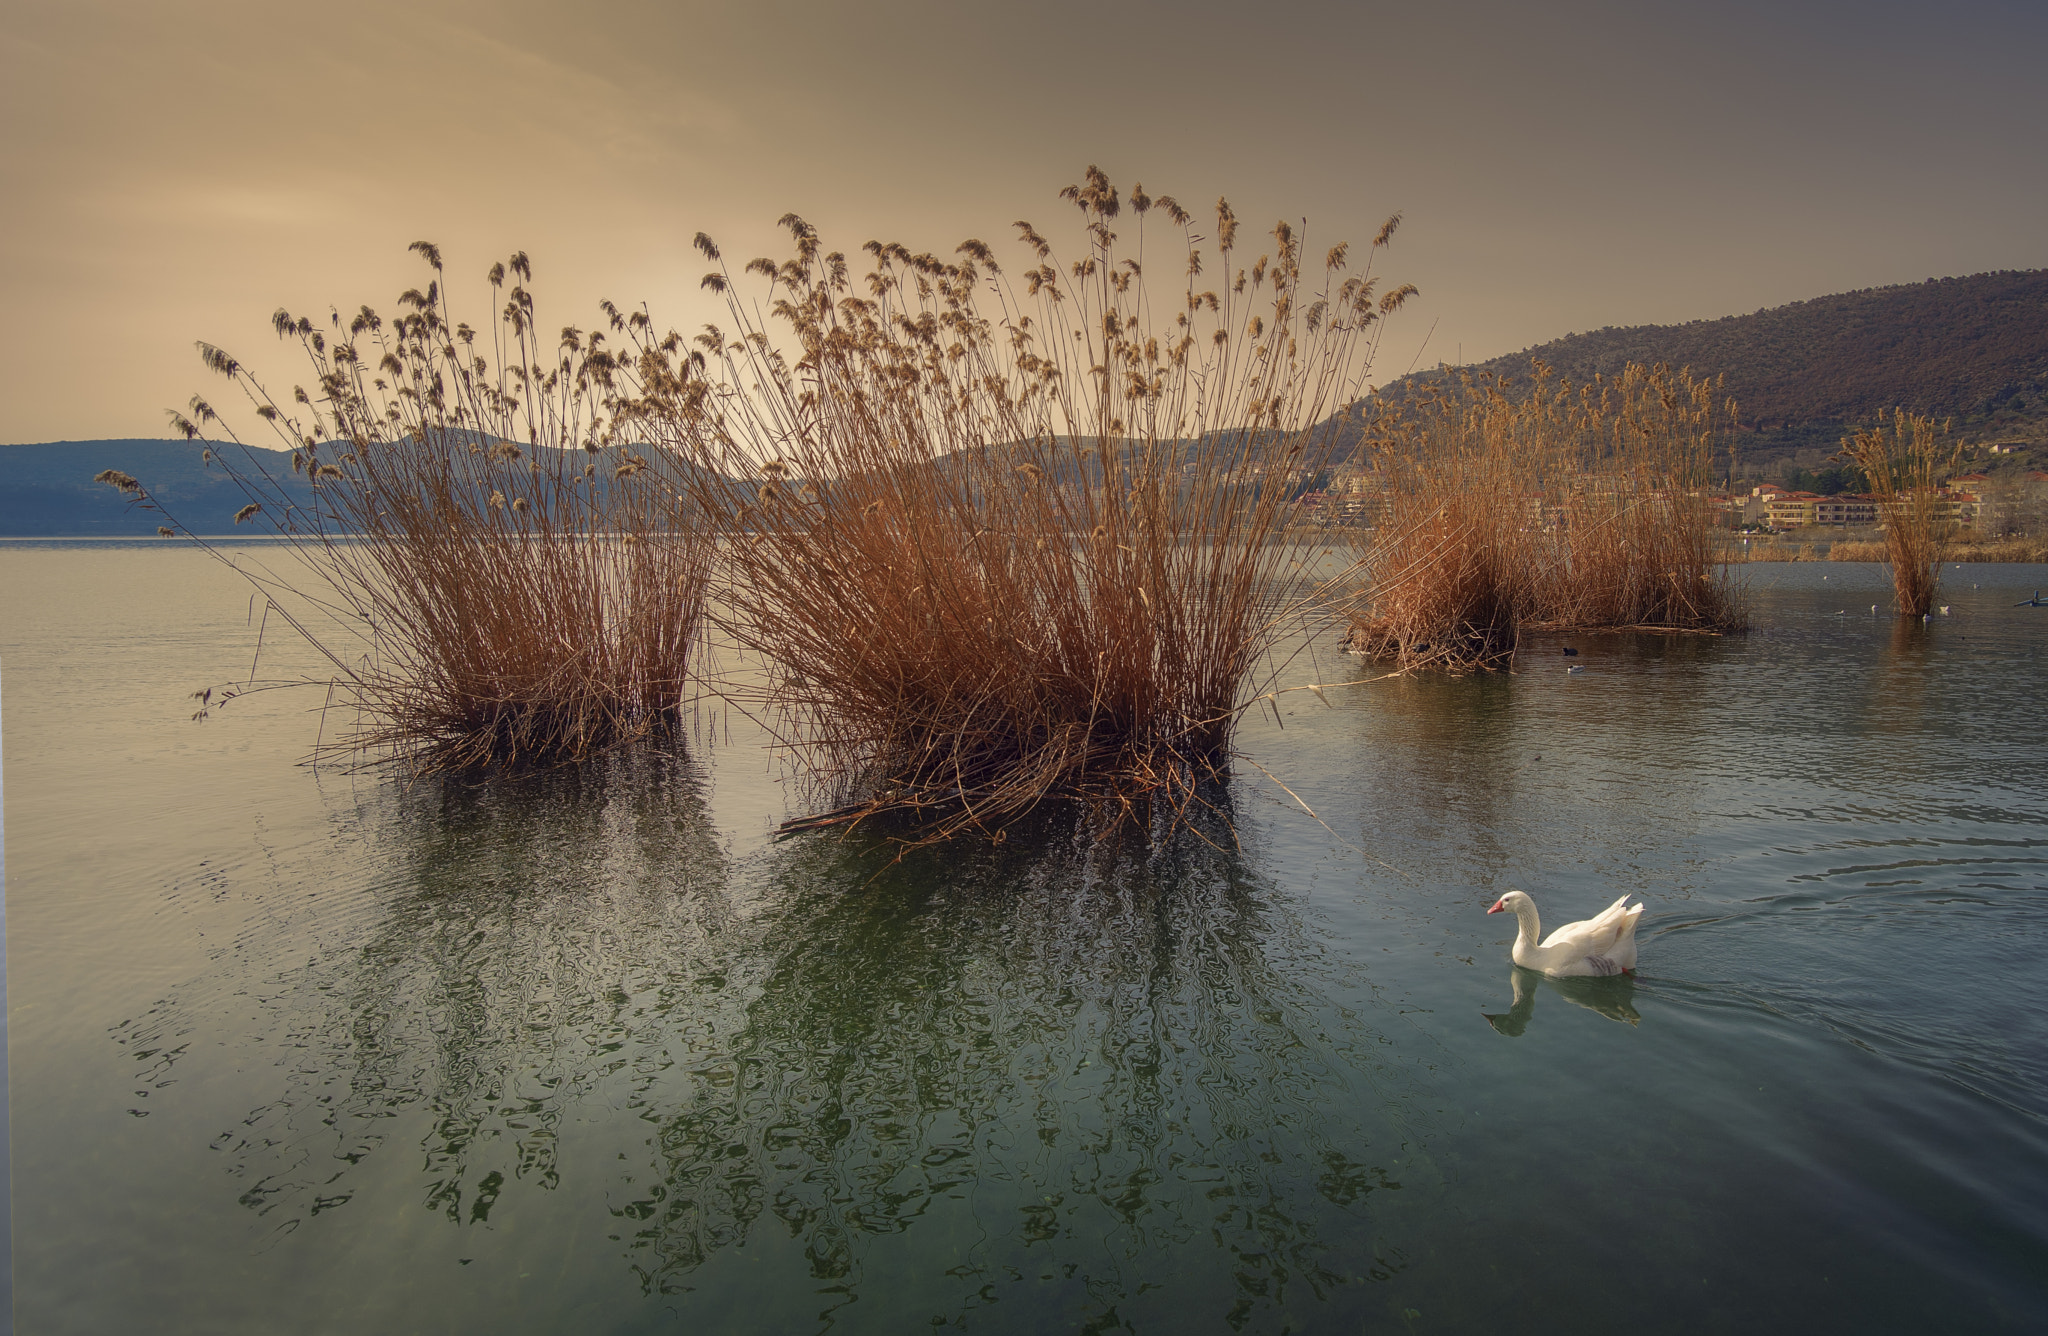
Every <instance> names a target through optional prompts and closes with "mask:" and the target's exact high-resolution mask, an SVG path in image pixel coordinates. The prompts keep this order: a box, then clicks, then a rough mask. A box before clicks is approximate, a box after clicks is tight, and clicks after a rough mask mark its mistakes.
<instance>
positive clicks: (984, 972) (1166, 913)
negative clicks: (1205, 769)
mask: <svg viewBox="0 0 2048 1336" xmlns="http://www.w3.org/2000/svg"><path fill="white" fill-rule="evenodd" d="M874 872H875V867H874V856H873V855H871V854H867V853H864V852H861V851H858V850H854V849H851V848H849V847H847V846H845V845H842V844H837V843H833V842H830V841H827V840H813V841H810V842H807V843H804V844H801V845H798V846H794V847H788V848H787V849H786V850H785V851H783V852H782V853H781V855H780V857H778V859H777V860H776V862H775V865H774V866H773V867H772V868H771V869H770V871H769V881H770V882H771V884H772V885H773V887H774V889H773V890H772V891H771V892H770V893H769V894H768V898H769V899H771V900H773V901H774V902H775V903H777V905H778V906H779V909H778V912H777V914H776V915H775V918H774V922H773V924H772V926H770V927H769V929H768V930H767V932H766V933H765V934H764V935H763V937H762V938H761V940H760V943H759V949H760V951H761V953H762V963H761V964H760V966H759V967H758V970H757V976H758V977H759V978H760V979H761V981H762V982H761V987H760V991H759V995H758V996H757V997H755V998H754V999H753V1000H752V1001H751V1002H749V1003H748V1005H747V1006H746V1009H745V1011H746V1021H745V1025H744V1027H743V1029H742V1030H741V1031H740V1032H739V1033H738V1034H736V1035H735V1036H733V1038H732V1041H731V1042H730V1043H729V1044H728V1045H725V1046H723V1047H722V1048H721V1049H720V1050H718V1051H716V1052H707V1053H705V1054H704V1055H703V1061H702V1062H701V1063H700V1064H699V1065H698V1066H697V1067H696V1068H695V1069H694V1071H693V1073H692V1079H691V1081H690V1082H689V1084H688V1085H687V1087H686V1088H684V1089H681V1090H671V1091H667V1092H664V1095H665V1097H666V1098H667V1100H668V1101H669V1102H668V1104H667V1106H666V1107H664V1108H661V1109H653V1108H650V1109H649V1110H648V1114H647V1116H649V1117H653V1118H656V1119H657V1126H658V1127H659V1129H660V1132H659V1151H660V1157H661V1162H660V1171H659V1172H660V1179H659V1181H658V1182H657V1183H655V1184H653V1185H652V1186H651V1189H650V1190H649V1191H648V1192H646V1193H645V1194H644V1195H643V1196H642V1197H641V1198H640V1199H639V1200H637V1201H635V1202H634V1203H632V1204H631V1205H630V1206H628V1207H626V1208H625V1209H624V1210H623V1211H622V1212H621V1214H622V1215H624V1216H626V1217H629V1218H631V1220H632V1223H633V1228H632V1231H631V1233H630V1234H629V1235H628V1236H627V1237H626V1239H625V1240H624V1241H626V1242H628V1243H629V1245H630V1247H631V1248H632V1249H633V1251H634V1253H635V1255H636V1258H637V1260H636V1263H635V1265H636V1268H637V1269H638V1270H639V1271H640V1273H641V1275H642V1277H643V1280H644V1283H645V1284H646V1285H648V1286H649V1287H650V1289H654V1290H660V1291H664V1292H679V1291H682V1290H685V1289H687V1288H689V1287H690V1286H691V1285H692V1283H693V1277H694V1275H695V1273H696V1272H697V1271H698V1270H699V1268H701V1267H703V1266H704V1265H705V1263H706V1262H707V1261H708V1260H709V1259H710V1258H711V1257H712V1256H713V1255H714V1254H715V1253H716V1252H717V1251H718V1250H720V1249H722V1248H727V1247H731V1246H733V1245H735V1244H738V1243H740V1242H741V1241H743V1240H745V1239H747V1238H748V1237H749V1235H750V1234H752V1233H754V1232H756V1231H758V1230H759V1229H761V1228H762V1227H764V1226H766V1225H768V1224H769V1223H770V1222H771V1221H772V1222H773V1225H774V1228H775V1230H776V1231H777V1232H778V1233H780V1234H784V1235H786V1236H788V1237H791V1238H795V1239H801V1240H802V1241H803V1243H804V1258H805V1264H806V1266H807V1269H808V1273H809V1275H808V1279H809V1280H810V1282H811V1283H812V1285H813V1287H814V1290H813V1294H814V1295H815V1296H816V1297H815V1300H814V1301H815V1302H816V1303H818V1304H819V1305H820V1306H823V1307H827V1308H829V1307H831V1306H833V1305H835V1304H837V1303H841V1302H851V1301H852V1300H853V1299H855V1298H857V1297H860V1298H863V1299H864V1301H865V1302H866V1303H868V1304H874V1303H881V1304H883V1305H885V1306H886V1305H888V1304H890V1303H902V1304H905V1305H911V1302H912V1301H911V1299H910V1297H909V1296H906V1295H903V1294H900V1293H899V1294H894V1295H892V1296H891V1297H889V1298H886V1299H885V1298H882V1297H881V1296H879V1295H877V1294H874V1293H872V1292H868V1291H867V1285H866V1278H867V1276H868V1274H869V1270H870V1267H871V1266H873V1265H875V1264H876V1259H877V1258H878V1257H879V1256H880V1255H881V1254H882V1253H883V1251H884V1250H885V1249H888V1248H890V1247H893V1246H895V1245H890V1244H888V1243H887V1242H886V1241H885V1240H886V1236H891V1235H898V1234H905V1233H908V1232H909V1231H912V1230H913V1229H924V1230H932V1231H937V1235H936V1238H927V1239H926V1240H925V1243H924V1246H931V1244H932V1243H933V1242H934V1241H939V1240H944V1239H949V1238H950V1239H959V1238H967V1239H972V1240H973V1241H974V1242H973V1245H972V1247H971V1248H969V1249H966V1250H965V1255H964V1256H961V1257H957V1258H954V1259H952V1264H951V1265H950V1266H946V1267H939V1266H933V1267H930V1268H928V1269H925V1270H923V1271H920V1272H918V1273H917V1275H918V1279H919V1282H920V1283H922V1284H925V1285H927V1286H929V1287H930V1289H931V1292H930V1293H928V1294H925V1295H922V1296H919V1298H918V1301H917V1305H915V1306H914V1311H916V1312H919V1313H923V1314H926V1315H927V1318H921V1319H920V1320H927V1319H928V1316H929V1315H930V1314H933V1313H939V1314H953V1315H964V1314H965V1313H966V1312H967V1311H969V1310H971V1309H974V1308H977V1307H979V1306H981V1305H983V1304H985V1303H989V1302H994V1301H995V1299H996V1297H997V1296H998V1295H1001V1296H1003V1301H1004V1302H1005V1303H1006V1305H1014V1304H1016V1303H1020V1302H1021V1303H1024V1304H1026V1305H1027V1306H1029V1305H1033V1304H1041V1305H1047V1306H1049V1307H1048V1309H1047V1311H1046V1313H1045V1315H1044V1320H1045V1321H1046V1322H1048V1323H1056V1322H1062V1321H1071V1320H1073V1318H1074V1316H1075V1314H1076V1313H1078V1312H1081V1311H1093V1312H1096V1313H1097V1314H1098V1315H1100V1313H1101V1312H1103V1311H1105V1310H1104V1309H1103V1307H1102V1306H1103V1305H1104V1304H1105V1303H1106V1304H1107V1305H1108V1306H1109V1308H1111V1309H1113V1308H1114V1307H1115V1305H1116V1303H1118V1302H1126V1303H1127V1302H1128V1301H1129V1300H1131V1299H1133V1298H1135V1297H1136V1296H1137V1295H1138V1294H1141V1293H1143V1291H1144V1289H1145V1288H1146V1286H1145V1284H1144V1282H1145V1280H1146V1279H1147V1278H1148V1273H1149V1272H1150V1270H1151V1268H1152V1267H1153V1266H1158V1265H1164V1263H1163V1262H1162V1260H1161V1259H1164V1258H1165V1257H1167V1256H1168V1255H1169V1252H1168V1250H1169V1249H1177V1250H1181V1251H1180V1253H1179V1256H1180V1258H1181V1260H1180V1261H1178V1262H1176V1263H1174V1264H1173V1265H1175V1266H1183V1267H1184V1266H1186V1265H1188V1261H1187V1258H1188V1255H1189V1254H1188V1253H1187V1251H1186V1250H1187V1249H1188V1248H1189V1246H1190V1245H1193V1247H1194V1249H1195V1251H1196V1253H1199V1252H1200V1251H1201V1246H1202V1244H1203V1241H1204V1240H1205V1239H1207V1240H1209V1241H1210V1242H1211V1244H1212V1245H1213V1246H1214V1247H1216V1248H1217V1249H1218V1250H1219V1252H1220V1253H1221V1254H1222V1255H1223V1256H1222V1258H1220V1259H1219V1266H1218V1268H1216V1269H1214V1270H1213V1272H1212V1274H1211V1276H1210V1277H1209V1278H1210V1279H1211V1280H1218V1281H1219V1283H1221V1278H1223V1277H1227V1278H1228V1279H1227V1283H1222V1290H1223V1291H1224V1292H1221V1293H1215V1294H1212V1295H1208V1296H1207V1297H1206V1299H1205V1302H1209V1303H1211V1304H1213V1305H1220V1306H1221V1309H1222V1310H1223V1311H1222V1312H1221V1313H1218V1312H1213V1311H1212V1312H1211V1313H1210V1316H1211V1317H1212V1318H1213V1317H1214V1316H1219V1315H1225V1314H1237V1315H1238V1316H1239V1318H1240V1319H1241V1318H1242V1317H1243V1316H1244V1315H1246V1314H1249V1313H1251V1312H1253V1311H1255V1310H1256V1309H1259V1308H1261V1307H1270V1306H1272V1305H1276V1304H1284V1303H1285V1302H1286V1301H1287V1300H1288V1299H1289V1297H1290V1295H1292V1294H1293V1292H1294V1291H1295V1289H1296V1287H1306V1289H1307V1290H1308V1291H1310V1292H1313V1293H1314V1294H1315V1295H1317V1296H1318V1297H1327V1296H1328V1294H1329V1293H1330V1292H1331V1291H1333V1290H1334V1289H1336V1288H1337V1287H1339V1286H1342V1285H1345V1284H1349V1283H1355V1282H1357V1281H1359V1280H1360V1279H1362V1278H1364V1276H1365V1274H1366V1273H1367V1272H1368V1271H1369V1270H1370V1269H1371V1268H1372V1267H1373V1266H1375V1265H1377V1264H1378V1263H1377V1262H1376V1261H1375V1259H1374V1257H1373V1255H1372V1254H1371V1253H1370V1252H1366V1253H1364V1255H1363V1256H1360V1255H1357V1254H1348V1255H1341V1256H1340V1255H1336V1254H1334V1253H1333V1251H1332V1240H1331V1239H1330V1238H1329V1237H1328V1234H1329V1232H1330V1231H1331V1229H1332V1225H1333V1222H1340V1221H1343V1220H1344V1219H1345V1216H1346V1213H1347V1212H1350V1211H1352V1210H1355V1209H1362V1208H1363V1207H1364V1206H1365V1204H1366V1201H1367V1199H1368V1198H1369V1197H1370V1195H1371V1194H1374V1193H1377V1192H1380V1191H1382V1190H1392V1189H1395V1188H1397V1187H1399V1186H1400V1184H1399V1182H1398V1181H1397V1179H1396V1178H1395V1177H1393V1176H1391V1175H1390V1166H1391V1163H1392V1159H1393V1158H1394V1157H1397V1156H1399V1155H1400V1154H1401V1153H1402V1152H1401V1149H1400V1148H1401V1146H1402V1144H1403V1141H1404V1140H1406V1139H1410V1138H1411V1137H1412V1136H1413V1132H1412V1129H1408V1128H1406V1127H1404V1126H1402V1125H1401V1124H1400V1120H1399V1116H1398V1115H1397V1114H1396V1113H1394V1112H1393V1110H1394V1108H1395V1106H1396V1105H1397V1104H1401V1103H1410V1101H1409V1100H1408V1098H1407V1094H1408V1092H1407V1090H1406V1087H1407V1086H1408V1085H1410V1084H1412V1082H1413V1081H1414V1079H1415V1077H1414V1076H1413V1074H1411V1073H1409V1072H1407V1071H1405V1070H1402V1069H1399V1068H1397V1067H1396V1066H1395V1064H1393V1062H1392V1061H1391V1060H1390V1059H1389V1058H1387V1057H1385V1056H1384V1054H1386V1053H1388V1052H1390V1051H1391V1046H1390V1045H1388V1044H1387V1043H1386V1042H1385V1039H1384V1036H1382V1035H1381V1034H1379V1033H1377V1032H1375V1031H1374V1030H1373V1029H1371V1028H1370V1027H1369V1026H1368V1025H1367V1024H1366V1023H1365V1022H1364V1020H1363V1018H1361V1017H1358V1016H1356V1015H1352V1014H1348V1013H1345V1012H1343V1011H1342V1010H1340V1009H1338V1008H1335V1007H1333V1006H1332V1005H1331V1004H1330V1002H1329V1001H1328V1000H1327V998H1326V997H1324V996H1323V995H1322V994H1320V993H1319V992H1318V991H1317V984H1318V982H1319V981H1326V980H1327V977H1328V974H1329V969H1330V967H1329V965H1328V964H1327V962H1325V961H1324V959H1323V958H1322V956H1321V954H1320V952H1319V951H1318V950H1317V949H1316V948H1315V947H1314V946H1313V945H1312V943H1311V942H1310V940H1309V939H1308V938H1307V936H1306V935H1305V934H1304V933H1303V932H1302V930H1301V927H1300V925H1299V923H1297V922H1296V921H1295V920H1294V919H1293V918H1292V917H1291V916H1290V914H1289V912H1288V910H1287V909H1286V908H1285V907H1284V905H1283V904H1282V903H1281V902H1280V901H1279V900H1278V898H1277V897H1275V896H1273V895H1272V894H1271V893H1270V892H1269V891H1268V889H1267V888H1265V887H1264V886H1262V885H1261V884H1260V882H1259V880H1258V879H1257V877H1256V876H1255V875H1253V874H1252V873H1251V872H1250V871H1249V870H1248V869H1247V867H1246V866H1245V864H1244V863H1243V861H1242V860H1241V859H1240V858H1239V857H1237V856H1236V855H1235V854H1232V853H1226V852H1222V851H1219V850H1217V849H1213V848H1210V847H1208V846H1206V845H1204V844H1203V843H1202V842H1201V841H1200V839H1199V838H1196V837H1193V836H1181V837H1178V838H1176V839H1175V840H1174V841H1173V842H1171V843H1169V844H1167V845H1165V846H1163V847H1161V846H1146V847H1142V848H1134V847H1131V846H1129V845H1126V846H1124V847H1122V848H1115V847H1105V846H1099V845H1093V844H1091V842H1090V841H1089V839H1088V838H1087V835H1086V832H1084V831H1082V830H1079V829H1078V828H1076V827H1075V826H1073V825H1072V824H1068V825H1066V826H1065V827H1064V828H1062V827H1061V824H1060V822H1059V821H1058V820H1057V819H1054V820H1051V821H1048V822H1046V823H1045V824H1044V825H1042V826H1041V828H1040V829H1039V830H1038V831H1037V832H1036V833H1035V836H1034V837H1033V838H1029V839H1019V838H1017V837H1015V836H1013V837H1012V839H1011V840H1010V842H1009V843H1007V844H1005V845H1002V846H995V847H989V846H981V847H979V848H978V849H976V850H975V851H973V852H972V853H971V854H968V855H967V856H964V857H963V856H961V854H960V852H959V851H958V850H951V851H945V852H944V853H934V854H931V855H920V856H919V857H918V858H917V859H915V860H913V861H911V862H908V863H906V864H903V865H899V866H897V867H894V868H891V869H889V870H888V871H887V872H886V873H885V874H883V875H881V876H874ZM870 877H873V880H872V881H870V880H869V878H870ZM1411 1107H1412V1104H1411ZM1353 1227H1355V1226H1346V1225H1338V1226H1337V1228H1336V1231H1335V1232H1337V1233H1338V1234H1342V1233H1344V1232H1345V1230H1346V1229H1348V1228H1353ZM904 1246H909V1245H904ZM896 1283H897V1284H901V1283H902V1281H901V1277H900V1276H899V1277H898V1280H897V1282H896ZM1155 1284H1156V1279H1155ZM867 1311H872V1310H867ZM1126 1311H1128V1310H1126ZM1013 1320H1014V1312H1013Z"/></svg>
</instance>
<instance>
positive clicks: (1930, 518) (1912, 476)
mask: <svg viewBox="0 0 2048 1336" xmlns="http://www.w3.org/2000/svg"><path fill="white" fill-rule="evenodd" d="M1842 455H1843V456H1844V457H1846V458H1848V459H1850V460H1852V461H1853V462H1854V463H1855V464H1856V465H1857V467H1859V468H1861V469H1862V470H1863V473H1864V476H1865V477H1867V478H1869V479H1870V491H1871V494H1872V495H1873V496H1875V497H1876V498H1877V501H1878V511H1879V513H1880V514H1881V515H1882V516H1883V523H1884V542H1885V560H1887V561H1889V562H1890V563H1891V568H1892V594H1893V598H1894V601H1895V602H1896V603H1897V604H1898V610H1899V612H1900V614H1901V615H1902V616H1908V617H1923V616H1926V615H1927V614H1928V613H1930V612H1931V611H1933V608H1934V596H1935V590H1936V586H1937V585H1938V583H1939V577H1940V575H1941V555H1942V553H1941V549H1942V544H1943V543H1944V542H1946V541H1947V539H1948V537H1949V535H1950V533H1952V532H1953V530H1954V528H1955V525H1954V521H1953V518H1952V517H1951V515H1950V513H1949V510H1948V508H1947V507H1945V506H1944V505H1943V504H1942V498H1941V496H1940V490H1941V477H1942V475H1943V473H1945V472H1946V471H1947V470H1948V469H1950V468H1952V467H1953V466H1954V465H1955V463H1956V460H1957V459H1958V458H1959V456H1960V451H1959V448H1958V447H1957V446H1955V445H1954V444H1952V443H1951V442H1950V441H1949V439H1948V430H1947V428H1946V426H1945V425H1944V424H1940V423H1937V422H1935V420H1934V419H1933V418H1930V417H1922V416H1920V415H1919V414H1916V413H1908V412H1906V411H1905V410H1904V409H1895V410H1893V413H1892V416H1891V419H1890V420H1889V421H1885V422H1880V423H1879V425H1878V426H1877V427H1875V428H1873V429H1871V430H1869V431H1859V432H1857V433H1856V434H1855V435H1854V436H1852V437H1849V438H1848V439H1846V440H1844V441H1843V442H1842Z"/></svg>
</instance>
